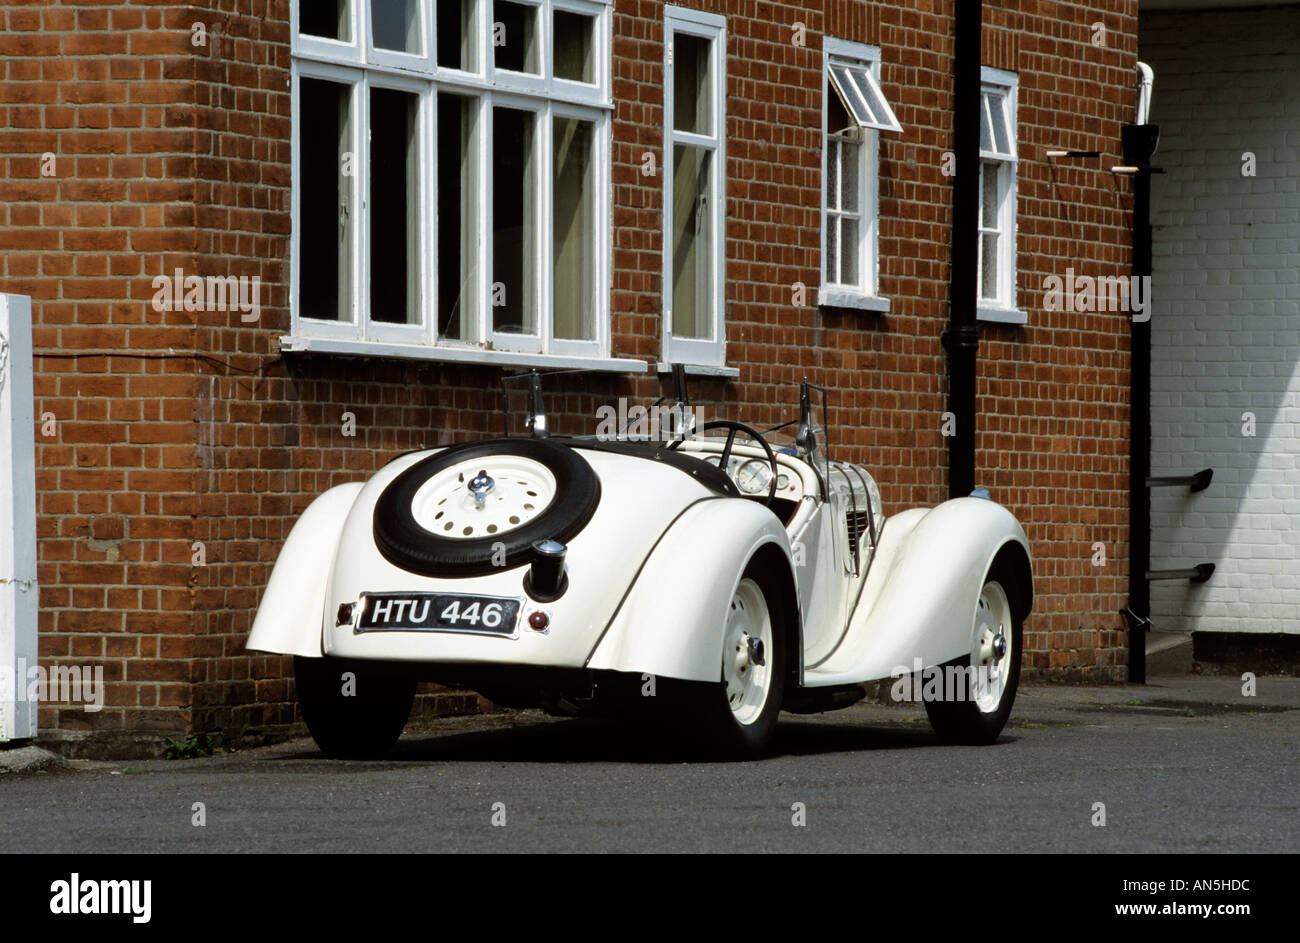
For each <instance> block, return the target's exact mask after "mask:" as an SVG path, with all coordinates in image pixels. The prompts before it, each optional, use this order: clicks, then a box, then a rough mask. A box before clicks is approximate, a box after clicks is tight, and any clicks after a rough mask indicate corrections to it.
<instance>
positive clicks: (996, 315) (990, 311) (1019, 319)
mask: <svg viewBox="0 0 1300 943" xmlns="http://www.w3.org/2000/svg"><path fill="white" fill-rule="evenodd" d="M975 320H976V321H992V322H994V323H996V324H1027V323H1028V322H1029V315H1028V314H1026V313H1025V312H1023V311H1021V310H1020V309H1019V308H989V307H985V306H984V305H977V306H976V308H975Z"/></svg>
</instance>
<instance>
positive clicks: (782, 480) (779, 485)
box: [776, 475, 790, 491]
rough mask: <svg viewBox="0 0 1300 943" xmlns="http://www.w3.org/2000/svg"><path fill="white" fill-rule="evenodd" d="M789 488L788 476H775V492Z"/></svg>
mask: <svg viewBox="0 0 1300 943" xmlns="http://www.w3.org/2000/svg"><path fill="white" fill-rule="evenodd" d="M789 487H790V476H789V475H777V476H776V490H777V491H784V490H785V489H786V488H789Z"/></svg>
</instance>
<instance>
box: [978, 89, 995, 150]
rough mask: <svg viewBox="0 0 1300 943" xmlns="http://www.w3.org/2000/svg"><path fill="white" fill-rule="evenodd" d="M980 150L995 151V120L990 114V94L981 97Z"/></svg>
mask: <svg viewBox="0 0 1300 943" xmlns="http://www.w3.org/2000/svg"><path fill="white" fill-rule="evenodd" d="M980 150H981V151H991V150H993V118H992V117H991V116H990V112H989V94H988V92H985V93H984V94H983V95H982V96H981V97H980Z"/></svg>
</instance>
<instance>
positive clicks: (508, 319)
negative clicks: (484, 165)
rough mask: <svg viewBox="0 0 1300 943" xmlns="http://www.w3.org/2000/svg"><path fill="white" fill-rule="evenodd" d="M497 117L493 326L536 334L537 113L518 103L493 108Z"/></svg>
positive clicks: (494, 157)
mask: <svg viewBox="0 0 1300 943" xmlns="http://www.w3.org/2000/svg"><path fill="white" fill-rule="evenodd" d="M492 120H493V129H492V133H493V137H494V139H493V144H492V180H491V187H492V327H493V330H496V331H502V332H505V333H509V334H536V333H537V326H536V325H537V320H536V314H537V303H536V294H537V293H536V291H535V290H534V286H535V284H536V282H535V277H536V271H537V248H536V247H537V210H536V207H537V173H536V169H535V162H534V160H533V137H534V127H533V126H534V124H535V116H534V115H533V113H532V112H531V111H521V110H519V109H516V108H493V109H492Z"/></svg>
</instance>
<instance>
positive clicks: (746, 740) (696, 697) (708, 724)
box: [661, 564, 789, 760]
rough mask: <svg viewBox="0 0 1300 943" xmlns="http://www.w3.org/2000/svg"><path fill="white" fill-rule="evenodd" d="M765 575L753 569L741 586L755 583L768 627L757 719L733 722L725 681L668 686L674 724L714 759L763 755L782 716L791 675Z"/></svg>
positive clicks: (785, 639)
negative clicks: (766, 673)
mask: <svg viewBox="0 0 1300 943" xmlns="http://www.w3.org/2000/svg"><path fill="white" fill-rule="evenodd" d="M764 575H765V574H764V571H763V570H762V568H760V567H755V566H754V565H753V564H751V565H750V567H749V568H748V569H746V571H745V574H744V576H742V577H741V579H742V581H743V580H745V579H752V580H754V581H755V582H756V583H757V584H758V588H759V589H760V590H761V591H762V593H763V598H764V601H765V603H766V604H767V610H768V614H769V617H770V618H771V624H772V646H771V648H770V649H769V650H768V651H767V653H766V657H767V661H768V665H769V667H770V672H771V675H770V677H771V685H770V687H769V689H768V692H767V700H766V702H765V703H764V705H763V709H762V711H761V712H760V714H759V715H758V717H757V718H756V719H755V720H753V721H752V722H751V723H748V724H742V723H740V722H739V721H738V720H737V719H736V714H735V712H734V711H733V710H732V707H731V704H730V702H729V701H728V699H727V686H726V682H725V681H722V680H719V681H716V682H710V683H702V682H698V681H696V682H685V681H676V682H669V685H670V686H669V692H670V696H671V697H672V700H673V702H674V707H675V711H674V713H675V715H676V719H677V722H678V725H679V726H680V728H681V730H682V732H683V733H684V734H686V736H687V738H688V739H689V740H690V741H691V742H692V743H693V744H694V745H695V746H696V747H698V748H699V749H700V750H701V751H702V752H704V753H705V754H706V755H708V756H709V757H710V758H713V759H722V760H745V759H753V758H755V757H759V756H762V755H763V754H764V753H765V752H766V751H767V748H768V745H769V744H770V743H771V740H772V735H773V733H775V731H776V723H777V718H778V716H779V715H780V713H781V701H782V700H783V699H784V697H785V686H786V679H787V675H788V673H789V658H788V654H789V637H788V634H787V627H786V625H785V620H784V618H783V616H782V612H783V610H782V608H781V607H780V606H779V605H777V601H776V600H775V599H774V598H773V597H772V590H771V588H770V587H771V585H772V584H771V581H770V580H766V579H765V578H764ZM724 657H725V653H724ZM719 671H721V668H719ZM665 680H667V679H665ZM662 683H663V682H661V684H662Z"/></svg>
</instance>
